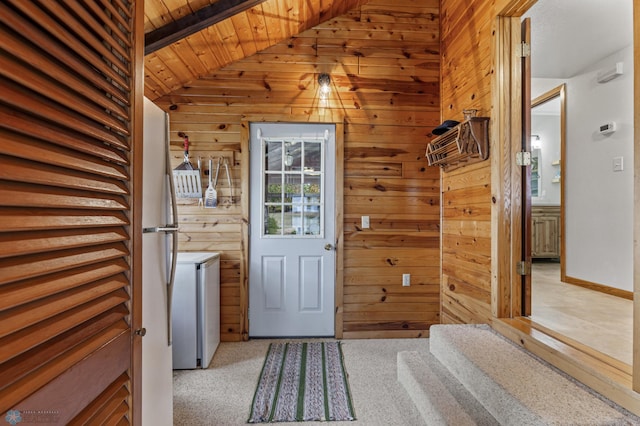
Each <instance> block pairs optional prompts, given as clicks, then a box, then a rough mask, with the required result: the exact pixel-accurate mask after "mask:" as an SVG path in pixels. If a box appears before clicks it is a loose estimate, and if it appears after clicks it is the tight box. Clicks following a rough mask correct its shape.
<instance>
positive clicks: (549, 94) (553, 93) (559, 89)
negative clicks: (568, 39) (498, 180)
mask: <svg viewBox="0 0 640 426" xmlns="http://www.w3.org/2000/svg"><path fill="white" fill-rule="evenodd" d="M566 87H567V84H566V83H562V84H560V85H559V86H556V87H554V88H553V89H551V90H548V91H546V92H545V93H543V94H541V95H540V96H537V97H536V98H535V99H532V100H531V109H533V108H534V107H536V106H538V105H541V104H543V103H545V102H547V101H550V100H552V99H555V98H559V99H560V173H561V174H562V173H563V171H565V170H567V168H566V164H565V161H566V156H567V153H566V152H567V147H566V143H567V141H566V136H567V135H566V126H567V113H566V111H565V102H566ZM565 182H566V179H562V178H561V179H560V224H559V227H560V228H559V229H560V281H565V278H566V275H567V274H566V268H567V266H566V262H565V235H566V232H565V229H564V225H565V223H566V221H565V217H564V215H565V209H564V206H565Z"/></svg>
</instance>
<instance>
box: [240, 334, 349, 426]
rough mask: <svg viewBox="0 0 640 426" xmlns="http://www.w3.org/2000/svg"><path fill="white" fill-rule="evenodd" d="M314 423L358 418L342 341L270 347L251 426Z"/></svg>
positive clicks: (255, 401)
mask: <svg viewBox="0 0 640 426" xmlns="http://www.w3.org/2000/svg"><path fill="white" fill-rule="evenodd" d="M314 420H315V421H339V420H355V415H354V411H353V404H352V402H351V394H350V392H349V383H348V382H347V374H346V373H345V370H344V362H343V359H342V348H341V347H340V343H338V342H312V343H272V344H271V345H270V346H269V351H268V352H267V358H266V359H265V361H264V366H263V367H262V373H260V380H259V381H258V386H257V388H256V393H255V395H254V397H253V404H252V406H251V415H250V416H249V420H248V421H249V423H268V422H295V421H298V422H300V421H314Z"/></svg>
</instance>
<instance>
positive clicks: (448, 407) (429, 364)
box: [398, 351, 498, 426]
mask: <svg viewBox="0 0 640 426" xmlns="http://www.w3.org/2000/svg"><path fill="white" fill-rule="evenodd" d="M398 382H399V383H400V384H401V385H402V386H403V387H404V388H405V390H406V391H407V393H408V394H409V397H410V398H411V400H412V401H413V403H414V404H415V406H416V409H417V410H418V411H419V412H420V415H421V416H422V419H423V421H424V422H425V423H426V424H429V425H449V426H466V425H483V426H491V425H498V422H496V421H495V419H494V418H493V417H492V416H491V415H490V414H489V413H488V412H487V411H486V410H485V409H484V407H482V405H481V404H479V403H478V401H476V399H475V398H474V397H473V396H472V395H471V394H470V393H469V392H468V391H467V390H466V389H464V387H463V386H462V385H461V384H460V382H458V381H457V380H456V379H455V378H454V377H453V376H452V375H451V374H450V373H449V372H448V371H447V369H446V368H445V367H444V366H443V365H442V364H440V363H439V362H438V360H437V359H435V357H433V355H431V354H428V353H419V352H409V351H407V352H398Z"/></svg>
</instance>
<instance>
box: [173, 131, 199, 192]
mask: <svg viewBox="0 0 640 426" xmlns="http://www.w3.org/2000/svg"><path fill="white" fill-rule="evenodd" d="M178 136H180V137H181V138H184V160H183V162H182V163H181V164H180V165H179V166H178V167H176V168H175V169H173V182H174V186H175V189H176V197H178V198H199V199H200V200H201V201H202V181H201V178H200V169H196V168H194V167H193V164H191V162H190V161H189V136H187V135H186V134H184V133H183V132H180V133H178Z"/></svg>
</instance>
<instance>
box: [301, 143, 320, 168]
mask: <svg viewBox="0 0 640 426" xmlns="http://www.w3.org/2000/svg"><path fill="white" fill-rule="evenodd" d="M304 169H305V171H315V172H322V143H321V142H305V143H304Z"/></svg>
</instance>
